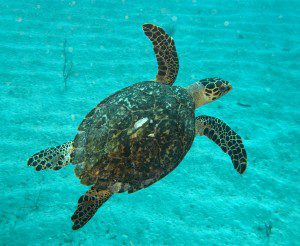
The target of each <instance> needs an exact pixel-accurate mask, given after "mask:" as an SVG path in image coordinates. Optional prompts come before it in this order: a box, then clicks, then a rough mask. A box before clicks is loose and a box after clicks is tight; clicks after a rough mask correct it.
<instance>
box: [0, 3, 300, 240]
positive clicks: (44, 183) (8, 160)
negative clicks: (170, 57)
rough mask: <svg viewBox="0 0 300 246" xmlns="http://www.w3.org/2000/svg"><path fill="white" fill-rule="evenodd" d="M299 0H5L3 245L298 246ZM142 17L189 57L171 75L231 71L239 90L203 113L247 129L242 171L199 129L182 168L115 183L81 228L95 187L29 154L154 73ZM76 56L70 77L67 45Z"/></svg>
mask: <svg viewBox="0 0 300 246" xmlns="http://www.w3.org/2000/svg"><path fill="white" fill-rule="evenodd" d="M299 7H300V4H299V1H296V0H294V1H288V2H287V1H284V0H278V1H275V0H273V1H271V0H262V1H260V0H254V1H225V0H224V1H200V0H198V1H195V0H193V1H179V0H178V1H157V0H156V1H151V2H150V1H144V2H143V3H138V1H126V0H123V1H108V0H105V1H100V0H99V1H97V0H90V1H50V0H48V1H34V0H29V1H28V0H26V1H25V0H18V1H5V0H0V13H1V14H0V125H1V129H2V130H1V133H0V156H1V161H0V172H1V175H0V188H1V193H0V200H1V206H0V244H1V245H26V244H27V245H47V244H52V245H62V244H72V245H79V244H81V245H95V243H97V245H183V244H185V245H207V244H208V245H210V244H213V245H224V244H226V245H297V244H299V243H300V206H299V205H300V191H299V157H300V154H299V150H300V146H299V145H300V144H299V139H300V124H299V119H300V115H299V105H300V98H299V97H300V96H299V87H300V80H299V78H300V76H299V75H300V72H299V67H300V62H299V60H300V59H299V57H300V50H299V44H300V26H299V23H300V15H299V11H298V12H296V9H297V8H298V9H299ZM145 22H151V23H155V24H157V25H160V26H162V27H164V28H165V29H166V30H167V31H168V32H169V33H172V36H173V37H174V39H175V42H176V47H177V51H178V54H179V59H180V65H181V67H180V72H179V75H178V78H177V81H176V85H179V86H187V85H189V84H190V83H193V82H195V81H197V80H199V79H201V78H206V77H215V76H218V77H222V78H224V79H226V80H228V81H230V82H231V83H232V85H233V87H234V90H233V91H232V92H230V93H229V94H228V95H226V96H225V97H223V98H221V99H220V100H217V101H216V102H214V103H211V104H208V105H206V106H204V107H201V108H199V109H198V110H197V115H201V114H206V115H211V116H215V117H218V118H220V119H222V120H224V121H225V122H226V123H228V124H229V125H230V126H231V127H232V128H233V129H234V130H236V131H237V132H238V133H239V134H240V135H241V136H242V137H243V139H244V143H245V146H246V148H247V151H248V157H249V167H248V170H247V171H246V173H245V174H244V175H243V176H240V175H239V174H238V173H236V172H235V171H234V169H233V166H232V164H231V161H230V158H229V157H228V156H227V155H225V154H224V153H223V152H222V151H221V150H220V149H219V148H218V146H216V145H215V144H214V143H213V142H211V141H209V140H208V139H206V138H204V137H197V138H196V139H195V141H194V144H193V146H192V148H191V150H190V151H189V153H188V154H187V156H186V157H185V159H184V160H183V162H182V163H181V164H180V165H179V166H178V168H177V169H176V170H175V171H173V172H172V173H171V174H170V175H168V176H167V177H166V178H164V179H163V180H161V181H160V182H158V183H156V184H154V185H153V186H151V187H149V188H147V189H144V190H141V191H139V192H137V193H134V194H131V195H128V194H118V195H115V196H114V197H113V198H111V199H110V200H109V201H108V202H107V203H105V205H104V206H103V207H102V208H101V209H100V210H99V211H98V213H97V214H96V216H95V217H94V218H93V219H92V220H91V221H90V222H89V223H88V224H87V225H86V226H85V227H84V228H83V229H81V230H79V231H76V232H74V231H72V230H71V220H70V216H71V215H72V214H73V211H74V210H75V208H76V204H77V199H78V198H79V197H80V196H81V195H82V194H83V193H84V192H85V191H86V190H87V187H84V186H82V185H80V182H79V180H78V179H77V178H76V177H75V175H74V173H73V169H74V166H68V167H66V168H64V169H62V170H60V171H58V172H54V171H44V172H39V173H37V172H35V171H34V170H33V169H31V168H28V167H27V166H26V160H27V158H28V157H29V156H30V155H31V154H33V153H35V152H37V151H39V150H41V149H44V148H47V147H51V146H56V145H59V144H61V143H64V142H66V141H68V140H71V139H72V138H73V137H74V136H75V134H76V129H77V126H78V124H79V123H80V122H81V120H82V119H83V118H84V116H85V115H86V114H87V113H88V112H89V111H90V109H92V108H93V107H94V106H95V105H96V104H97V103H98V102H99V101H100V100H102V99H103V98H105V97H106V96H108V95H110V94H112V93H113V92H115V91H117V90H119V89H121V88H123V87H125V86H128V85H131V84H133V83H136V82H139V81H144V80H149V79H153V78H154V76H155V74H156V69H157V68H156V61H155V56H154V54H153V51H152V46H151V44H150V42H149V41H148V40H147V38H146V37H145V36H144V34H143V32H142V29H141V25H142V24H143V23H145ZM65 40H66V52H67V53H66V54H67V56H68V59H69V60H70V61H72V63H73V67H72V74H71V76H70V78H69V79H68V81H67V87H66V88H65V85H64V81H63V77H62V69H63V57H62V49H63V44H64V42H65Z"/></svg>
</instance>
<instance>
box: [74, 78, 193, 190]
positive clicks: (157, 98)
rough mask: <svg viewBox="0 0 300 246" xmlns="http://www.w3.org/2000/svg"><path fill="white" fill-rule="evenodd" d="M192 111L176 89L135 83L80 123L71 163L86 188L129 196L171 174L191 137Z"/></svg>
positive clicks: (184, 95)
mask: <svg viewBox="0 0 300 246" xmlns="http://www.w3.org/2000/svg"><path fill="white" fill-rule="evenodd" d="M194 111H195V105H194V102H193V99H192V97H191V96H190V95H189V94H188V92H187V91H186V90H185V89H183V88H180V87H176V86H170V85H166V84H162V83H157V82H153V81H148V82H140V83H137V84H134V85H132V86H129V87H127V88H125V89H123V90H120V91H118V92H116V93H115V94H113V95H111V96H109V97H108V98H106V99H104V100H103V101H102V102H101V103H99V104H98V105H97V106H96V107H95V108H94V109H93V110H92V111H91V112H90V113H89V114H87V116H86V117H85V119H84V120H83V121H82V123H81V124H80V125H79V127H78V130H79V132H78V134H77V135H76V137H75V139H74V148H75V149H74V151H73V153H72V155H71V158H72V163H74V164H78V165H77V166H76V168H75V173H76V175H77V176H78V177H79V178H80V180H81V183H83V184H85V185H93V184H95V185H97V186H99V187H103V188H106V189H107V188H109V189H110V190H111V191H113V192H123V191H128V192H129V193H131V192H134V191H137V190H139V189H141V188H144V187H147V186H149V185H151V184H153V183H155V182H156V181H158V180H160V179H161V178H162V177H164V176H165V175H167V174H168V173H170V172H171V171H172V170H174V168H176V167H177V165H178V164H179V163H180V162H181V160H182V159H183V158H184V156H185V155H186V153H187V151H188V150H189V149H190V147H191V145H192V143H193V140H194V136H195V116H194Z"/></svg>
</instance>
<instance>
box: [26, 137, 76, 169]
mask: <svg viewBox="0 0 300 246" xmlns="http://www.w3.org/2000/svg"><path fill="white" fill-rule="evenodd" d="M72 150H73V141H70V142H67V143H64V144H62V145H60V146H56V147H53V148H49V149H45V150H42V151H40V152H38V153H36V154H34V155H33V156H32V157H30V158H29V159H28V161H27V165H28V166H33V167H34V168H35V170H36V171H40V170H45V169H53V170H59V169H61V168H62V167H64V166H66V165H68V164H70V154H71V152H72Z"/></svg>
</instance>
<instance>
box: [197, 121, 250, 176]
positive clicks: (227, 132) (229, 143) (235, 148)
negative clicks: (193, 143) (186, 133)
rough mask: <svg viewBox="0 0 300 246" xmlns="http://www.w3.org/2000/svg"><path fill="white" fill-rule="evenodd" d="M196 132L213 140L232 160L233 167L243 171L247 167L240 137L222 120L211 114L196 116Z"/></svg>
mask: <svg viewBox="0 0 300 246" xmlns="http://www.w3.org/2000/svg"><path fill="white" fill-rule="evenodd" d="M196 132H197V133H198V134H200V135H201V136H202V135H205V136H207V137H208V138H210V139H211V140H213V141H214V142H215V143H216V144H217V145H219V146H220V147H221V149H222V150H223V151H224V152H225V153H227V154H228V155H229V156H230V157H231V160H232V163H233V166H234V168H235V169H236V170H237V171H238V172H239V173H240V174H242V173H244V172H245V170H246V168H247V153H246V150H245V147H244V144H243V142H242V138H241V137H240V136H239V135H238V134H237V133H236V132H235V131H233V130H232V129H231V128H230V127H229V126H228V125H227V124H226V123H224V122H223V121H222V120H220V119H217V118H214V117H211V116H205V115H203V116H198V117H197V118H196Z"/></svg>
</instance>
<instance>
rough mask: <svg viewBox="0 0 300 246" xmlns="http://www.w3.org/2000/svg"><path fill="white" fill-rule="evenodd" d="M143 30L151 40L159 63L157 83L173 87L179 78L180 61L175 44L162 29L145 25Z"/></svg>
mask: <svg viewBox="0 0 300 246" xmlns="http://www.w3.org/2000/svg"><path fill="white" fill-rule="evenodd" d="M143 30H144V32H145V34H146V36H147V37H148V38H149V39H150V40H151V42H152V44H153V48H154V52H155V55H156V59H157V63H158V73H157V75H156V81H157V82H161V83H165V84H170V85H172V84H173V83H174V82H175V80H176V77H177V74H178V70H179V61H178V56H177V52H176V48H175V42H174V40H173V39H172V37H170V36H169V35H168V34H167V33H166V32H165V31H164V30H163V29H162V28H161V27H158V26H156V25H153V24H144V25H143Z"/></svg>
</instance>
